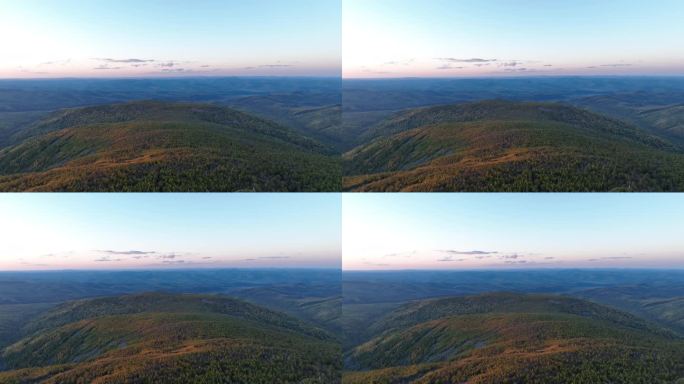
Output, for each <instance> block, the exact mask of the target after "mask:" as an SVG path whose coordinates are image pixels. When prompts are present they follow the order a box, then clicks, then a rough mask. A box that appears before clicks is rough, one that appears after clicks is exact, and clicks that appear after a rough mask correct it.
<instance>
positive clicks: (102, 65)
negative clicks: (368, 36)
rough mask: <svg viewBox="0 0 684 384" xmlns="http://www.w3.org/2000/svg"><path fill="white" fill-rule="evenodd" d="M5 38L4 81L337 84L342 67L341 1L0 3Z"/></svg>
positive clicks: (0, 43) (0, 69)
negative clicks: (196, 79)
mask: <svg viewBox="0 0 684 384" xmlns="http://www.w3.org/2000/svg"><path fill="white" fill-rule="evenodd" d="M0 35H1V36H2V39H0V77H60V76H97V77H108V76H183V75H193V76H198V75H250V76H251V75H267V76H271V75H273V76H281V75H282V76H287V75H296V76H339V73H340V67H341V61H340V60H341V58H340V55H341V51H340V49H341V3H340V1H339V0H287V1H283V0H248V1H245V0H202V1H194V2H192V1H186V0H145V1H139V0H117V1H110V0H87V1H86V0H50V1H44V0H21V1H15V0H0ZM107 59H109V60H107ZM95 68H98V69H95Z"/></svg>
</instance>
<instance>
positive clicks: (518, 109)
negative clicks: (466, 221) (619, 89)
mask: <svg viewBox="0 0 684 384" xmlns="http://www.w3.org/2000/svg"><path fill="white" fill-rule="evenodd" d="M366 139H367V140H370V141H369V142H368V143H367V144H365V145H362V146H359V147H357V148H355V149H353V150H351V151H349V152H347V153H346V154H345V156H344V160H345V161H344V167H345V174H346V175H347V177H346V179H345V183H344V188H345V189H346V190H356V191H632V190H633V191H678V190H684V152H682V150H681V148H679V147H678V146H677V145H675V144H673V143H671V142H669V141H667V140H666V139H663V138H660V137H658V136H654V135H652V134H649V133H648V132H646V131H644V130H641V129H639V128H637V127H635V126H631V125H628V124H626V123H623V122H621V121H617V120H612V119H609V118H607V117H604V116H601V115H597V114H595V113H591V112H588V111H585V110H582V109H578V108H574V107H570V106H565V105H561V104H553V103H526V102H509V101H485V102H477V103H469V104H459V105H450V106H440V107H431V108H422V109H417V110H410V111H407V112H403V113H401V114H398V115H396V116H394V117H392V118H390V119H388V120H386V121H384V122H383V123H381V124H379V125H377V126H375V127H374V128H373V129H370V130H369V131H367V133H366Z"/></svg>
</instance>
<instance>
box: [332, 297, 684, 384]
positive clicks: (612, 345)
mask: <svg viewBox="0 0 684 384" xmlns="http://www.w3.org/2000/svg"><path fill="white" fill-rule="evenodd" d="M372 329H373V330H374V332H375V334H376V336H375V337H373V338H372V339H370V340H368V341H367V342H365V343H363V344H361V345H359V346H357V347H356V348H354V349H352V350H351V351H348V352H347V354H346V362H345V368H346V369H348V370H351V372H347V373H346V374H345V378H344V382H345V383H465V382H467V383H565V382H574V383H592V382H594V383H595V382H610V383H639V382H643V383H645V382H649V383H673V382H676V381H677V380H679V379H681V378H684V359H683V358H684V348H683V347H684V342H683V340H682V339H680V338H678V337H677V336H676V335H675V334H674V333H672V332H670V331H668V330H666V329H662V328H659V327H657V326H655V325H652V324H650V323H647V322H645V321H643V320H640V319H638V318H636V317H634V316H632V315H629V314H626V313H623V312H620V311H617V310H614V309H611V308H608V307H603V306H600V305H598V304H593V303H590V302H587V301H583V300H579V299H573V298H567V297H561V296H544V295H520V294H505V293H502V294H485V295H480V296H471V297H457V298H447V299H437V300H425V301H419V302H414V303H411V304H407V305H405V306H403V307H400V308H398V309H397V310H395V311H394V312H393V313H391V314H390V315H388V316H386V317H385V318H383V319H381V320H379V321H378V322H376V323H375V324H374V325H373V327H372Z"/></svg>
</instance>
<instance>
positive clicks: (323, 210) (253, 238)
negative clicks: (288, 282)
mask: <svg viewBox="0 0 684 384" xmlns="http://www.w3.org/2000/svg"><path fill="white" fill-rule="evenodd" d="M0 212H2V215H0V233H2V239H3V240H2V242H0V270H32V269H122V268H173V267H175V268H178V267H193V268H205V267H206V268H215V267H252V268H259V267H321V268H339V267H340V263H341V260H340V247H341V238H340V236H341V219H340V214H341V197H340V195H339V194H110V193H107V194H57V193H50V194H0Z"/></svg>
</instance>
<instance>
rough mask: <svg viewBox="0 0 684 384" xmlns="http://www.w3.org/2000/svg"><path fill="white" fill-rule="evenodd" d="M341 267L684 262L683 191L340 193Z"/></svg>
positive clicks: (663, 264) (654, 264)
mask: <svg viewBox="0 0 684 384" xmlns="http://www.w3.org/2000/svg"><path fill="white" fill-rule="evenodd" d="M342 206H343V214H342V222H343V224H342V239H343V240H342V260H343V263H342V266H343V269H344V270H402V269H431V270H442V269H450V270H454V269H456V270H458V269H464V270H467V269H512V268H518V269H519V268H684V236H682V228H684V194H612V193H606V194H491V193H483V194H465V193H458V194H436V193H430V194H411V193H404V194H345V195H344V196H343V201H342Z"/></svg>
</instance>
